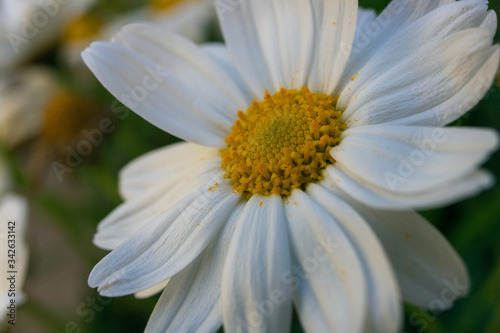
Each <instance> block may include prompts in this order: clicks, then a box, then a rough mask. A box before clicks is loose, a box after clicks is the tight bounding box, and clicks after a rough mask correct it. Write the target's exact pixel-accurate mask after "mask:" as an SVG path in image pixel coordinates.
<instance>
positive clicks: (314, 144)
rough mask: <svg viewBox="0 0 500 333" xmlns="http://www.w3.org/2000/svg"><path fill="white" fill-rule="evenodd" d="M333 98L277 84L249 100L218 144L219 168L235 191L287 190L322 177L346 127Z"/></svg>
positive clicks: (285, 191)
mask: <svg viewBox="0 0 500 333" xmlns="http://www.w3.org/2000/svg"><path fill="white" fill-rule="evenodd" d="M335 103H336V99H335V98H333V97H331V96H327V95H325V94H313V93H311V92H310V91H309V89H308V88H306V87H303V88H302V89H301V90H297V89H293V90H286V89H283V88H282V89H281V90H280V91H279V92H278V93H276V94H274V95H273V96H271V95H270V94H269V93H268V92H267V91H266V94H265V96H264V101H262V102H257V101H255V100H254V101H253V102H252V106H251V107H249V108H248V110H247V112H243V111H238V117H239V119H238V120H236V122H235V124H234V126H233V127H232V130H233V132H232V133H231V134H230V135H229V136H228V137H227V138H226V143H227V144H228V147H227V148H225V149H221V156H222V168H223V169H224V170H225V171H226V174H225V176H226V178H230V179H231V180H232V181H233V184H234V187H235V189H236V191H238V192H240V193H247V194H248V196H251V195H252V194H257V193H259V194H264V195H271V194H274V193H276V194H280V195H288V194H290V192H291V191H292V190H293V189H296V188H304V187H305V185H307V184H308V183H311V182H315V181H319V180H321V179H322V177H321V175H320V171H321V170H323V169H324V168H325V167H326V166H327V165H328V164H333V163H334V162H335V160H334V159H333V157H332V156H331V155H330V153H329V151H330V149H331V148H332V147H334V146H336V145H338V144H339V143H340V134H341V133H342V131H343V130H344V129H345V128H346V126H345V124H344V123H342V122H341V121H340V119H339V118H340V116H341V114H342V113H341V112H340V111H336V110H335V107H334V105H335Z"/></svg>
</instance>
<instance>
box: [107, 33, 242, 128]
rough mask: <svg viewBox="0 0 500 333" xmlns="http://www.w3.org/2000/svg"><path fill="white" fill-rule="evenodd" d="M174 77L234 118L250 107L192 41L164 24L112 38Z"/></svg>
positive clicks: (227, 78)
mask: <svg viewBox="0 0 500 333" xmlns="http://www.w3.org/2000/svg"><path fill="white" fill-rule="evenodd" d="M112 42H113V43H118V44H120V45H123V46H124V47H126V48H127V49H129V50H131V51H132V52H134V53H136V54H138V55H140V56H141V57H143V58H144V59H147V60H149V61H151V62H152V63H154V64H156V65H157V66H158V67H160V68H161V69H162V70H163V71H165V72H166V73H168V74H170V75H173V76H175V77H177V78H179V79H180V80H182V82H183V84H184V85H185V86H187V87H190V88H192V89H195V92H196V94H197V95H198V96H200V97H201V98H202V99H203V101H204V102H205V103H206V104H208V105H210V106H211V107H213V109H214V110H216V111H217V112H219V113H220V114H223V115H224V116H226V117H228V118H230V119H236V111H237V110H238V109H241V108H243V107H246V106H247V105H248V104H247V102H246V100H245V99H244V98H243V95H242V94H241V92H240V91H239V89H237V87H236V86H235V85H234V84H233V82H232V80H231V78H230V77H229V76H228V75H227V74H226V72H225V71H224V70H223V69H222V68H220V67H219V66H218V65H217V63H216V62H214V61H213V60H212V59H211V57H209V56H207V54H206V53H205V52H203V50H202V49H201V48H200V47H199V46H198V45H196V44H194V43H192V42H191V41H190V40H189V39H187V38H184V37H181V36H178V35H176V34H172V33H169V32H168V31H165V29H163V28H162V27H161V26H160V25H154V24H130V25H127V26H125V27H124V28H122V29H121V30H120V31H119V32H118V33H117V34H116V36H114V37H113V39H112Z"/></svg>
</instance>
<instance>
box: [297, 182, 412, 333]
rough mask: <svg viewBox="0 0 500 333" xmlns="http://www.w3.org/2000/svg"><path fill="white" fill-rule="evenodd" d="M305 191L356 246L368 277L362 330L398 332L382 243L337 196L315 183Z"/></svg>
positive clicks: (398, 314) (397, 309)
mask: <svg viewBox="0 0 500 333" xmlns="http://www.w3.org/2000/svg"><path fill="white" fill-rule="evenodd" d="M307 193H308V194H309V195H310V196H311V197H312V198H313V199H315V200H316V201H317V202H318V203H319V204H321V206H323V208H324V209H325V210H327V211H328V212H329V213H330V214H331V215H332V216H333V217H334V218H335V220H336V221H337V222H338V223H339V224H340V226H341V227H342V228H343V229H344V231H345V232H346V233H347V234H348V236H349V238H350V239H351V241H352V243H353V245H354V246H355V247H356V249H357V251H358V253H359V257H360V259H361V261H362V263H363V269H364V271H365V274H366V277H367V279H368V285H369V286H370V287H369V288H368V293H369V295H368V296H369V305H368V318H367V319H368V320H367V323H366V327H365V329H364V331H368V332H380V333H390V332H398V329H399V328H400V325H401V323H402V311H401V310H402V309H401V303H400V293H399V287H398V284H397V281H396V276H395V275H394V272H393V271H392V267H391V264H390V262H389V259H388V258H387V256H386V254H385V252H384V249H383V247H382V245H381V244H380V242H379V240H378V239H377V237H376V235H375V234H374V232H373V231H372V230H371V228H370V227H369V226H368V224H367V223H366V222H365V221H364V220H363V218H362V217H361V216H360V215H359V214H358V213H357V212H356V211H355V210H354V209H353V208H351V206H349V205H348V204H346V203H345V202H344V201H342V200H341V199H340V198H339V197H338V196H336V195H334V194H332V193H331V192H328V191H327V190H325V189H324V188H322V187H321V186H319V185H317V184H311V185H309V186H308V188H307Z"/></svg>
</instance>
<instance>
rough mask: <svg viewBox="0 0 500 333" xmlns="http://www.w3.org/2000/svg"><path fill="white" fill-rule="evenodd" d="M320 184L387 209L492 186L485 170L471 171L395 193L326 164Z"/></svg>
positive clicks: (440, 202)
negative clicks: (437, 184)
mask: <svg viewBox="0 0 500 333" xmlns="http://www.w3.org/2000/svg"><path fill="white" fill-rule="evenodd" d="M323 176H324V180H323V182H322V183H321V184H322V186H324V187H325V188H326V189H328V190H332V191H334V192H337V191H340V192H341V193H343V194H345V195H348V196H350V197H351V198H355V199H356V200H358V201H360V202H362V203H363V204H365V205H367V206H370V207H373V208H378V209H388V210H409V209H412V208H413V209H430V208H438V207H442V206H446V205H449V204H452V203H455V202H458V201H461V200H463V199H465V198H468V197H473V196H475V195H477V194H478V193H480V192H482V191H483V190H485V189H489V188H491V187H492V186H493V185H494V183H495V179H494V177H493V176H492V175H491V174H490V173H489V172H487V171H485V170H479V171H474V172H472V173H470V174H469V175H467V176H465V177H463V178H461V179H458V180H455V181H453V182H451V183H450V184H446V185H445V186H442V187H439V188H436V189H432V190H430V191H426V192H419V193H416V194H403V193H394V192H391V191H387V190H384V189H383V188H380V187H378V186H376V185H372V184H368V183H366V182H359V181H357V180H356V177H355V176H354V175H350V174H349V171H348V170H342V169H340V168H339V167H338V166H328V167H327V168H326V170H325V172H324V175H323Z"/></svg>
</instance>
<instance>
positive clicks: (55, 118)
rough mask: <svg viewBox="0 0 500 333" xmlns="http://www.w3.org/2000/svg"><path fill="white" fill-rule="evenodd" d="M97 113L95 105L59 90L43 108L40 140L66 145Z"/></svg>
mask: <svg viewBox="0 0 500 333" xmlns="http://www.w3.org/2000/svg"><path fill="white" fill-rule="evenodd" d="M98 112H99V110H98V106H97V105H96V104H94V103H91V102H88V101H87V100H86V99H84V98H83V97H81V96H78V95H76V94H74V93H71V92H69V91H66V90H61V91H59V92H57V93H55V94H54V96H52V97H51V98H50V100H49V102H48V103H47V105H46V107H45V111H44V113H43V128H42V134H41V138H42V140H43V141H44V142H46V143H48V144H54V145H56V144H61V143H68V142H69V141H71V140H72V139H73V138H75V137H76V136H77V135H78V134H79V133H80V131H81V130H82V129H84V127H85V126H86V125H87V124H88V123H89V122H90V120H91V119H92V118H93V117H95V116H96V115H97V114H98Z"/></svg>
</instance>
